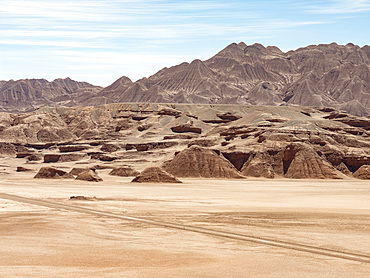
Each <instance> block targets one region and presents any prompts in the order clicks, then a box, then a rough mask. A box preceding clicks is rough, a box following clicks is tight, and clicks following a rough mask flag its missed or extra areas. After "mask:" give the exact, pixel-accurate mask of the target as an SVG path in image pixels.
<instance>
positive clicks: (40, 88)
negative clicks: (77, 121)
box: [0, 42, 370, 116]
mask: <svg viewBox="0 0 370 278" xmlns="http://www.w3.org/2000/svg"><path fill="white" fill-rule="evenodd" d="M369 67H370V46H368V45H366V46H364V47H362V48H361V47H359V46H356V45H354V44H351V43H349V44H347V45H338V44H336V43H331V44H320V45H311V46H307V47H304V48H299V49H297V50H295V51H289V52H283V51H281V50H280V49H279V48H277V47H275V46H268V47H264V46H263V45H261V44H253V45H246V44H245V43H243V42H241V43H239V44H236V43H233V44H230V45H229V46H227V47H226V48H225V49H223V50H222V51H220V52H219V53H217V54H216V55H215V56H213V57H212V58H210V59H208V60H206V61H201V60H198V59H197V60H194V61H193V62H191V63H190V64H189V63H182V64H180V65H176V66H173V67H170V68H164V69H162V70H160V71H159V72H157V73H156V74H154V75H152V76H150V77H149V78H142V79H140V80H138V81H137V82H132V81H131V80H130V79H129V78H127V77H124V76H123V77H121V78H119V79H118V80H117V81H115V82H114V83H113V84H112V85H110V86H108V87H106V88H104V89H103V88H101V87H96V86H93V85H91V84H89V83H86V82H76V81H73V80H71V79H69V78H67V79H56V80H54V81H52V82H48V81H46V80H44V79H30V80H18V81H12V80H11V81H8V82H4V81H0V111H1V110H2V111H8V112H17V111H30V110H33V109H35V108H37V107H40V106H68V107H72V106H80V105H82V106H85V105H92V106H96V105H102V104H106V103H119V102H147V103H196V104H247V105H278V106H282V105H299V106H315V107H332V108H335V109H338V110H344V111H346V112H349V113H351V114H354V115H359V116H369V115H370V68H369Z"/></svg>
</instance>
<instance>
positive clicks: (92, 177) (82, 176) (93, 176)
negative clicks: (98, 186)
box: [76, 169, 103, 182]
mask: <svg viewBox="0 0 370 278" xmlns="http://www.w3.org/2000/svg"><path fill="white" fill-rule="evenodd" d="M76 180H83V181H94V182H98V181H103V179H102V178H101V177H99V176H98V174H97V173H95V171H93V170H90V169H89V170H86V171H83V172H81V173H79V174H78V175H77V177H76Z"/></svg>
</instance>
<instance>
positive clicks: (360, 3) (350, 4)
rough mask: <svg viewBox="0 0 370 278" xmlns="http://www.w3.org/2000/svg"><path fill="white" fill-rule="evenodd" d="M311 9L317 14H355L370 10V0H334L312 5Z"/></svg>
mask: <svg viewBox="0 0 370 278" xmlns="http://www.w3.org/2000/svg"><path fill="white" fill-rule="evenodd" d="M309 11H310V12H312V13H317V14H353V13H361V12H367V11H370V1H369V0H334V1H329V3H328V4H326V2H325V4H322V3H321V4H320V5H317V6H310V7H309Z"/></svg>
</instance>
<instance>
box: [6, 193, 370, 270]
mask: <svg viewBox="0 0 370 278" xmlns="http://www.w3.org/2000/svg"><path fill="white" fill-rule="evenodd" d="M0 198H1V199H6V200H11V201H16V202H21V203H27V204H32V205H38V206H42V207H47V208H52V209H60V210H66V211H73V212H79V213H84V214H90V215H94V216H105V217H109V218H115V219H122V220H129V221H135V222H140V223H144V224H149V225H154V226H161V227H165V228H170V229H177V230H184V231H190V232H195V233H201V234H206V235H211V236H216V237H221V238H228V239H233V240H240V241H248V242H253V243H257V244H263V245H270V246H274V247H278V248H284V249H290V250H296V251H301V252H306V253H311V254H318V255H323V256H328V257H335V258H340V259H345V260H351V261H357V262H362V263H370V255H365V254H361V253H356V252H346V251H339V250H334V249H328V248H321V247H317V246H313V245H306V244H300V243H294V242H289V241H282V240H275V239H269V238H263V237H257V236H250V235H245V234H238V233H231V232H227V231H221V230H214V229H209V228H202V227H197V226H191V225H183V224H176V223H170V222H163V221H157V220H152V219H146V218H141V217H132V216H126V215H120V214H115V213H111V212H106V211H100V210H94V209H90V208H85V207H80V206H75V205H65V204H61V203H55V202H50V201H43V200H37V199H32V198H26V197H21V196H17V195H11V194H6V193H0Z"/></svg>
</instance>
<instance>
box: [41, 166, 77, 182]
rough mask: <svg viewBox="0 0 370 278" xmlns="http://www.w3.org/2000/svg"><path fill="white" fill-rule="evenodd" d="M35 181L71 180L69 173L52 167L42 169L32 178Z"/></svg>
mask: <svg viewBox="0 0 370 278" xmlns="http://www.w3.org/2000/svg"><path fill="white" fill-rule="evenodd" d="M34 178H36V179H70V178H73V176H72V175H70V174H69V173H67V172H65V171H62V170H58V169H55V168H52V167H42V168H41V169H40V170H39V172H38V173H37V174H36V176H34Z"/></svg>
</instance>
